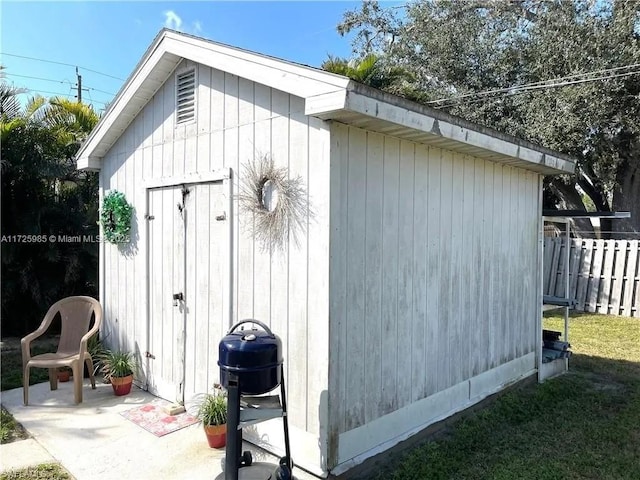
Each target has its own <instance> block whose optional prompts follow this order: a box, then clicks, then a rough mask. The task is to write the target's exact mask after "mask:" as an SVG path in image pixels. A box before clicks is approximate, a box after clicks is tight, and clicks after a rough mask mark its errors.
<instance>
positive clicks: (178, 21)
mask: <svg viewBox="0 0 640 480" xmlns="http://www.w3.org/2000/svg"><path fill="white" fill-rule="evenodd" d="M163 15H164V26H165V27H166V28H170V29H171V30H177V31H179V32H187V33H193V34H195V35H198V34H200V33H202V31H203V28H202V22H201V21H200V20H196V21H194V22H191V24H190V25H184V27H183V24H184V22H183V21H182V18H181V17H180V15H178V14H177V13H176V12H174V11H173V10H167V11H166V12H163Z"/></svg>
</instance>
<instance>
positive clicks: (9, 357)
mask: <svg viewBox="0 0 640 480" xmlns="http://www.w3.org/2000/svg"><path fill="white" fill-rule="evenodd" d="M57 345H58V337H57V336H44V337H40V338H38V339H36V340H34V341H33V343H32V344H31V355H39V354H41V353H47V352H55V351H56V348H57ZM0 361H1V362H2V377H1V378H0V382H1V386H0V390H3V391H4V390H11V389H13V388H19V387H22V352H21V350H20V339H18V338H10V339H3V340H2V349H1V350H0ZM47 381H49V374H48V372H47V370H46V369H44V368H32V369H31V373H30V375H29V385H34V384H36V383H42V382H47Z"/></svg>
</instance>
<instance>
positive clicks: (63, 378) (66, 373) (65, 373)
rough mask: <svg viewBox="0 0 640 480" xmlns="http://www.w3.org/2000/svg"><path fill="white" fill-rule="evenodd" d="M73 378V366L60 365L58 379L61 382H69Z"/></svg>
mask: <svg viewBox="0 0 640 480" xmlns="http://www.w3.org/2000/svg"><path fill="white" fill-rule="evenodd" d="M70 378H71V368H70V367H60V368H58V381H59V382H68V381H69V379H70Z"/></svg>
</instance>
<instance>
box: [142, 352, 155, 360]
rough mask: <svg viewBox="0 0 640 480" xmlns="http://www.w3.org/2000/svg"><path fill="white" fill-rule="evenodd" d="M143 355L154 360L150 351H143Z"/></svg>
mask: <svg viewBox="0 0 640 480" xmlns="http://www.w3.org/2000/svg"><path fill="white" fill-rule="evenodd" d="M144 356H145V357H147V358H150V359H151V360H155V359H156V356H155V355H154V354H153V353H151V352H144Z"/></svg>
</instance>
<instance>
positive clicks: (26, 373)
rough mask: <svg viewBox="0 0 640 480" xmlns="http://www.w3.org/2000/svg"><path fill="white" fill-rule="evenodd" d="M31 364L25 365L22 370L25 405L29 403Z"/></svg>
mask: <svg viewBox="0 0 640 480" xmlns="http://www.w3.org/2000/svg"><path fill="white" fill-rule="evenodd" d="M29 370H30V368H29V365H25V367H24V371H23V372H22V400H23V401H24V404H25V406H26V405H29Z"/></svg>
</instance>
